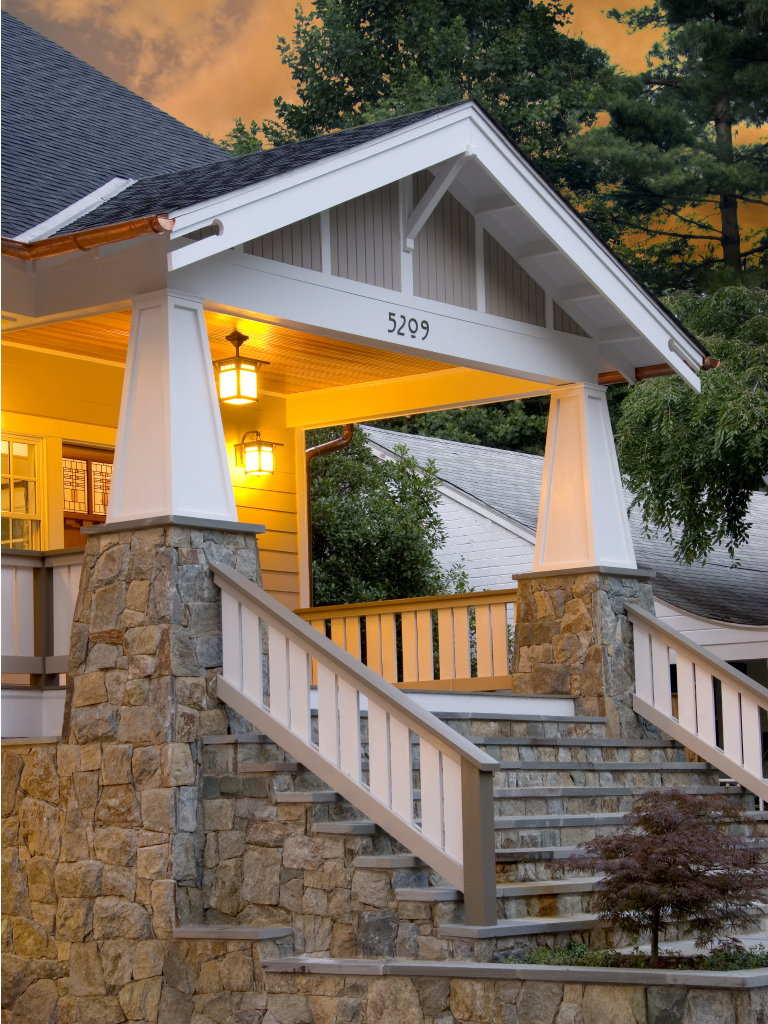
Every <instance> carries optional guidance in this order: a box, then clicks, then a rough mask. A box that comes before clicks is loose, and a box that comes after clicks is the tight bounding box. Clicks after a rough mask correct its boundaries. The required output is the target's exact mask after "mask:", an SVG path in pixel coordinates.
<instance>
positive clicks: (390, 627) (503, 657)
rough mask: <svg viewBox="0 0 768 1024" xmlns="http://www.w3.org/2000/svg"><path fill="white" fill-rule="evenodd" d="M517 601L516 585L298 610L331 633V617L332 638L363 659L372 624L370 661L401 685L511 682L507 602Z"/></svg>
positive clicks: (476, 686) (469, 687) (504, 685)
mask: <svg viewBox="0 0 768 1024" xmlns="http://www.w3.org/2000/svg"><path fill="white" fill-rule="evenodd" d="M516 601H517V589H516V588H512V589H509V590H484V591H480V592H472V593H469V594H443V595H440V596H437V597H410V598H405V599H403V600H396V601H370V602H366V603H363V604H336V605H324V606H321V607H317V608H299V609H298V611H297V612H296V614H297V615H298V616H299V617H300V618H301V619H303V620H304V622H308V623H309V624H310V625H311V626H314V628H315V629H316V630H318V632H320V633H322V634H323V636H325V635H326V628H327V623H330V633H331V640H333V641H334V643H337V644H338V645H339V647H341V648H343V649H344V650H345V651H347V652H348V653H349V654H351V655H352V656H353V657H355V658H358V659H359V658H360V657H361V653H362V630H363V628H364V629H365V664H366V665H367V666H368V668H370V669H372V670H373V671H374V672H375V673H376V674H377V675H380V676H383V678H384V679H386V680H387V682H388V683H392V684H393V686H397V687H399V688H400V689H418V690H457V691H461V692H467V691H479V690H508V689H509V688H510V678H509V657H510V654H511V646H512V645H511V643H510V637H509V620H508V617H507V609H508V606H509V605H512V607H513V608H514V605H515V603H516ZM398 618H399V624H398ZM398 627H399V633H400V637H399V640H400V648H401V654H400V657H398ZM435 630H436V632H437V636H436V639H437V645H436V647H437V659H435V643H434V640H435V636H434V634H435ZM436 660H437V666H438V668H439V671H438V672H437V673H436V672H435V661H436Z"/></svg>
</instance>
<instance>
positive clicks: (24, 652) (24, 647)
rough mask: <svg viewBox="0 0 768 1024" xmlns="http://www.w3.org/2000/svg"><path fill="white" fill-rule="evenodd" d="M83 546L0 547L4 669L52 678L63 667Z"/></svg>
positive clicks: (46, 680) (47, 680) (46, 679)
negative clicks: (55, 548)
mask: <svg viewBox="0 0 768 1024" xmlns="http://www.w3.org/2000/svg"><path fill="white" fill-rule="evenodd" d="M82 564H83V551H82V549H81V548H80V549H76V548H73V549H72V550H71V551H8V550H4V551H3V553H2V563H1V568H0V580H1V581H2V670H3V673H13V674H21V675H31V676H35V677H41V678H39V679H38V680H37V681H39V682H42V683H48V684H54V685H55V684H56V683H58V680H57V679H55V678H53V677H55V676H57V675H58V674H59V673H63V672H66V671H67V663H68V661H69V637H70V633H71V631H72V616H73V614H74V610H75V602H76V601H77V591H78V587H79V585H80V570H81V568H82Z"/></svg>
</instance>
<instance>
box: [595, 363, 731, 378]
mask: <svg viewBox="0 0 768 1024" xmlns="http://www.w3.org/2000/svg"><path fill="white" fill-rule="evenodd" d="M719 365H720V360H719V359H715V358H714V356H703V357H702V360H701V368H702V370H716V369H717V367H718V366H719ZM676 372H677V371H676V370H673V369H672V367H671V366H670V365H669V363H656V364H655V365H654V366H638V367H637V369H636V370H635V380H650V379H651V378H652V377H669V376H670V375H671V374H673V373H676ZM597 383H598V384H626V383H627V380H626V378H625V377H622V375H621V374H620V373H619V371H618V370H608V372H607V373H599V374H598V375H597Z"/></svg>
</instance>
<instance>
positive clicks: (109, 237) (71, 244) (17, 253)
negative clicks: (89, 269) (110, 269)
mask: <svg viewBox="0 0 768 1024" xmlns="http://www.w3.org/2000/svg"><path fill="white" fill-rule="evenodd" d="M174 224H175V221H174V220H173V219H172V218H171V217H167V216H166V215H165V214H158V216H156V217H155V216H152V217H139V218H138V220H126V221H123V222H122V223H121V224H107V225H105V226H104V227H100V228H88V229H87V230H85V231H74V232H73V233H72V234H69V235H57V236H56V237H55V238H41V239H40V240H39V241H38V242H17V241H16V240H15V239H13V238H4V239H3V241H2V253H3V256H14V257H15V258H16V259H18V260H39V259H44V258H45V257H47V256H61V255H62V254H63V253H66V252H78V251H81V252H87V251H88V250H89V249H95V248H96V246H97V245H109V243H110V242H124V241H126V240H127V239H129V238H138V237H139V236H140V235H162V234H163V232H165V231H171V230H172V229H173V225H174Z"/></svg>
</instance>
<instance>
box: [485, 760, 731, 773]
mask: <svg viewBox="0 0 768 1024" xmlns="http://www.w3.org/2000/svg"><path fill="white" fill-rule="evenodd" d="M574 768H576V769H579V770H580V771H585V772H629V771H640V772H659V771H664V772H667V771H693V772H716V771H719V770H720V769H718V768H715V767H714V766H713V765H711V764H706V763H705V762H704V761H499V770H501V771H517V770H528V771H536V770H542V771H570V770H572V769H574Z"/></svg>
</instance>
